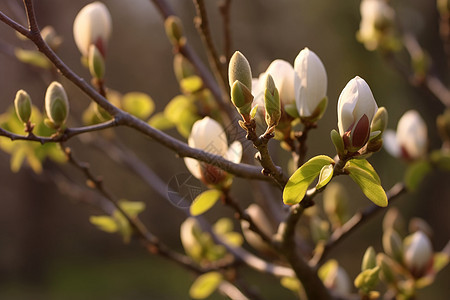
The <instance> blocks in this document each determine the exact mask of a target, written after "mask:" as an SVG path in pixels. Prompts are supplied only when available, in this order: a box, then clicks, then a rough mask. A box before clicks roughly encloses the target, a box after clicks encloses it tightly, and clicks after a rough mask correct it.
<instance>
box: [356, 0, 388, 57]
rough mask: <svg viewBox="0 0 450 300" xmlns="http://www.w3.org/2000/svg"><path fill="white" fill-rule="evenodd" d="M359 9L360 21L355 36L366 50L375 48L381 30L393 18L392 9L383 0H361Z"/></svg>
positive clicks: (384, 28)
mask: <svg viewBox="0 0 450 300" xmlns="http://www.w3.org/2000/svg"><path fill="white" fill-rule="evenodd" d="M360 11H361V23H360V25H359V31H358V33H357V37H358V39H359V40H360V41H361V42H362V43H364V46H365V47H366V48H367V49H368V50H375V49H376V48H377V47H378V45H379V40H380V38H381V37H382V35H383V34H384V33H383V30H386V28H387V27H388V26H389V25H390V24H391V23H392V22H393V20H394V10H393V9H392V8H391V7H390V6H389V5H388V4H387V2H386V1H385V0H363V1H361V6H360Z"/></svg>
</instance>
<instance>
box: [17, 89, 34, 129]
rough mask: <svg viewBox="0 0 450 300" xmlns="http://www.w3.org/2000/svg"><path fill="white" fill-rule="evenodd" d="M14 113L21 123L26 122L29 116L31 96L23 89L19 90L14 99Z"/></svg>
mask: <svg viewBox="0 0 450 300" xmlns="http://www.w3.org/2000/svg"><path fill="white" fill-rule="evenodd" d="M14 107H15V109H16V114H17V117H18V118H19V120H20V121H21V122H22V123H27V122H28V121H29V120H30V116H31V98H30V95H28V93H27V92H25V91H24V90H19V91H18V92H17V93H16V98H15V99H14Z"/></svg>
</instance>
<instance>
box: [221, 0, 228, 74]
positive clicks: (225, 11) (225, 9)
mask: <svg viewBox="0 0 450 300" xmlns="http://www.w3.org/2000/svg"><path fill="white" fill-rule="evenodd" d="M230 9H231V0H222V2H221V4H219V10H220V13H221V15H222V24H223V56H222V57H221V61H222V63H223V64H225V65H226V66H227V65H228V60H229V59H230V57H231V29H230Z"/></svg>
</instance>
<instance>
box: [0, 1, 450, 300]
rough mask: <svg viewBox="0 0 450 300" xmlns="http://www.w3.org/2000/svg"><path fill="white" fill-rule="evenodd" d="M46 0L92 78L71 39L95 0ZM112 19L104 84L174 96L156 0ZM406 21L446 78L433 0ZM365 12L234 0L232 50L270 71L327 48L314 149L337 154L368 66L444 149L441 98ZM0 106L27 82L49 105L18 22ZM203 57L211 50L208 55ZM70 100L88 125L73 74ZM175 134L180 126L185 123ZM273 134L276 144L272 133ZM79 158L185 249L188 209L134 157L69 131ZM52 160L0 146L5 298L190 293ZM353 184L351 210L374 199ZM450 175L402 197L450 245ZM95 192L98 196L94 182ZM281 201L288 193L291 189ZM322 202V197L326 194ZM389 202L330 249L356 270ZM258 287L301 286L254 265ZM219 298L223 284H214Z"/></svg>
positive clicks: (184, 8) (189, 7) (137, 139)
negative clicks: (383, 46) (145, 177)
mask: <svg viewBox="0 0 450 300" xmlns="http://www.w3.org/2000/svg"><path fill="white" fill-rule="evenodd" d="M35 2H36V10H37V16H38V22H39V24H40V26H41V27H43V26H45V25H52V26H53V27H54V28H55V29H56V31H57V32H58V34H60V35H62V36H63V38H64V42H63V44H62V46H61V48H60V49H59V51H58V53H59V55H60V57H61V58H62V59H63V60H64V61H66V62H67V64H68V65H69V66H70V67H71V68H72V69H73V70H74V71H75V72H76V73H77V74H80V75H81V76H83V77H85V78H89V74H88V71H87V70H86V69H84V68H83V67H82V65H81V64H80V54H79V52H78V50H77V48H76V46H75V43H74V41H73V37H72V22H73V20H74V18H75V15H76V14H77V12H78V11H79V10H80V9H81V8H82V7H83V6H84V5H86V4H88V3H90V1H78V0H74V1H57V0H40V1H35ZM169 2H170V3H171V4H172V5H173V6H174V8H175V11H176V12H177V14H179V15H180V17H181V18H182V20H183V22H184V25H185V31H186V36H187V38H188V41H189V42H190V43H191V45H192V46H193V47H194V48H195V49H196V50H197V51H198V53H199V54H200V55H201V57H202V58H204V59H205V58H206V56H205V53H204V51H203V49H202V46H201V42H200V39H199V37H198V35H197V33H196V30H195V27H194V25H193V22H192V20H193V17H194V15H195V11H194V7H193V4H192V3H191V2H190V1H179V0H178V1H176V0H172V1H169ZM206 2H207V7H208V12H209V13H210V21H211V27H212V31H213V33H214V41H215V42H216V43H217V45H218V47H219V49H221V47H222V37H221V32H222V31H221V30H222V25H221V23H220V14H219V12H218V9H217V4H218V3H219V1H213V0H210V1H206ZM104 3H105V4H106V5H107V6H108V8H109V9H110V12H111V15H112V19H113V36H112V38H111V41H110V46H109V50H108V57H107V75H106V81H107V85H108V86H109V87H111V88H113V89H115V90H118V91H120V92H122V93H126V92H130V91H142V92H146V93H148V94H150V95H151V96H152V98H153V99H154V100H155V102H156V111H162V110H163V109H164V106H165V104H167V103H168V101H169V100H170V99H171V98H172V97H174V96H176V95H177V94H179V88H178V83H177V81H176V79H175V76H174V75H173V71H172V70H173V68H172V59H173V55H172V47H171V45H170V44H169V42H168V41H167V38H166V37H165V34H164V28H163V24H162V21H161V17H160V16H159V15H158V13H157V11H156V10H155V7H154V6H153V4H152V3H151V1H148V0H127V1H121V0H106V1H104ZM393 5H394V6H396V7H398V12H399V14H400V16H401V18H402V20H404V21H405V22H409V23H411V24H412V26H413V28H412V29H413V30H414V32H415V33H416V34H417V36H418V39H419V41H420V42H421V44H422V45H423V47H424V48H425V49H426V50H427V51H428V52H429V53H430V55H431V56H432V57H433V58H434V59H435V62H434V63H435V64H434V69H433V71H434V72H436V73H437V74H438V75H440V76H441V77H443V78H444V79H445V80H447V79H448V67H447V64H446V62H445V60H444V52H443V50H442V44H441V41H440V39H439V35H438V13H437V10H436V8H435V2H434V1H431V0H430V1H423V0H411V1H408V2H407V3H405V1H393ZM0 10H1V11H3V12H5V13H7V14H8V15H9V16H11V17H13V18H14V19H16V20H19V21H20V22H22V23H23V24H24V14H23V11H22V6H21V3H20V1H7V0H4V1H1V2H0ZM359 22H360V16H359V1H335V0H322V1H306V0H297V1H294V0H280V1H232V8H231V30H232V42H233V44H232V49H233V50H240V51H241V52H243V53H244V54H245V56H246V57H247V58H248V60H249V62H250V64H251V66H252V70H253V73H254V75H255V76H256V75H258V74H259V73H261V72H263V71H265V69H266V68H267V66H268V65H269V63H270V62H271V61H272V60H274V59H276V58H282V59H285V60H287V61H289V62H291V63H293V60H294V59H295V57H296V55H297V54H298V52H299V51H300V50H301V49H303V48H304V47H308V48H310V49H311V50H313V51H314V52H316V54H318V55H319V57H320V58H321V59H322V61H323V63H324V65H325V67H326V70H327V73H328V82H329V84H328V97H329V108H328V110H327V112H326V114H325V116H324V118H323V120H322V121H321V122H320V124H319V128H318V129H317V130H315V131H314V132H313V133H312V134H311V135H310V138H309V139H308V143H309V152H308V156H309V157H312V156H314V155H317V154H327V155H331V156H333V153H334V152H333V146H332V144H331V141H330V139H329V132H330V130H331V129H333V128H337V125H336V122H337V117H336V103H337V98H338V96H339V94H340V92H341V90H342V88H343V87H344V86H345V84H346V83H347V82H348V81H349V80H350V79H351V78H353V77H354V76H356V75H359V76H361V77H363V78H364V79H365V80H366V81H367V82H368V83H369V85H370V87H371V89H372V91H373V93H374V96H375V99H376V100H377V102H378V105H379V106H385V107H386V108H387V109H388V111H389V117H390V120H389V127H390V128H393V129H394V128H395V127H396V122H397V120H398V118H399V117H400V116H401V115H402V114H403V112H405V111H406V110H408V109H417V110H418V111H419V112H420V113H421V115H422V117H424V119H425V120H426V121H427V125H428V132H429V136H430V148H431V149H435V148H438V147H440V140H439V137H438V136H437V133H436V126H435V119H436V116H437V115H438V114H440V113H441V112H442V111H443V106H442V105H441V104H440V103H439V102H438V101H437V100H435V99H434V98H433V97H431V96H430V95H429V94H427V93H424V92H422V91H419V90H416V89H413V88H411V87H410V86H409V85H408V83H407V82H406V81H405V80H404V78H402V77H401V76H399V75H398V74H397V73H396V72H395V71H394V70H393V69H392V68H391V67H390V66H389V65H387V64H386V63H385V62H384V61H383V59H382V57H380V55H379V54H377V53H373V52H368V51H366V49H365V48H364V47H363V46H362V45H361V44H359V43H358V42H357V41H356V39H355V33H356V31H357V30H358V26H359ZM0 43H1V44H0V45H1V49H2V50H3V51H2V53H0V97H1V98H0V99H1V100H0V112H4V111H5V110H6V109H7V107H9V106H10V105H11V104H12V102H13V99H14V96H15V93H16V91H17V90H19V89H21V88H23V89H26V90H27V91H28V93H29V94H30V95H31V97H32V100H33V103H34V104H35V105H37V106H38V107H41V108H42V107H43V98H44V94H45V90H46V87H47V85H48V84H49V82H50V79H49V78H47V77H46V76H45V75H42V71H40V70H38V69H34V68H30V67H29V66H25V65H23V64H21V63H20V62H18V61H17V60H15V59H14V58H13V57H12V56H11V55H10V51H11V49H12V48H11V47H12V46H22V47H25V48H29V49H32V45H31V44H29V43H24V42H21V41H19V40H18V39H17V37H16V36H15V34H14V32H13V30H12V29H10V28H8V27H7V26H6V25H4V24H1V25H0ZM205 60H206V59H205ZM61 81H62V83H63V84H64V86H65V87H66V89H67V91H68V93H69V98H70V104H71V110H72V120H71V122H72V124H78V125H79V124H80V123H81V121H80V116H81V114H82V112H83V110H84V109H86V107H87V106H88V104H89V99H88V98H87V97H86V96H85V95H84V94H82V93H81V92H80V91H79V90H77V88H76V87H75V86H74V85H73V84H71V83H70V82H68V81H67V80H65V79H61ZM115 132H116V133H117V134H118V135H119V137H120V138H121V139H122V141H123V143H125V144H127V145H128V146H130V147H132V148H133V149H136V153H137V155H138V156H139V157H140V158H141V159H142V160H143V161H145V162H146V163H147V164H148V166H149V167H151V168H152V169H153V170H156V171H157V173H158V175H159V176H160V177H161V178H162V179H163V180H164V181H165V182H169V180H170V179H171V178H172V177H173V176H174V175H177V174H179V173H184V172H186V168H185V166H184V163H183V161H182V160H181V159H175V155H174V154H173V153H172V152H171V151H167V150H166V149H165V148H163V147H162V146H160V145H158V144H157V143H155V142H153V141H151V140H149V139H147V138H143V137H142V136H141V135H140V134H134V133H133V132H132V131H130V130H129V129H121V128H120V129H116V130H115ZM170 134H172V135H174V136H177V137H178V138H181V137H180V136H179V135H178V134H177V133H176V132H175V131H170ZM275 143H276V142H274V144H275ZM68 145H70V146H72V147H73V148H74V151H75V153H76V154H77V156H78V157H79V158H80V159H83V160H86V161H89V162H90V164H91V166H92V169H93V171H94V172H95V173H96V174H99V175H102V176H103V178H104V182H105V186H106V187H107V188H109V189H110V190H111V191H112V192H113V194H114V195H115V196H117V197H118V198H127V199H128V200H133V201H144V202H145V203H146V205H147V209H146V211H145V213H144V214H143V218H142V219H143V221H144V222H145V223H146V224H147V225H148V227H149V229H150V230H151V231H153V232H154V233H155V234H156V235H158V236H160V237H161V239H162V240H163V241H165V242H166V243H167V244H168V245H170V246H172V247H174V248H175V249H177V250H179V251H182V247H181V243H180V242H179V225H180V224H181V222H182V221H183V220H184V218H185V214H184V213H183V212H182V211H181V210H179V209H177V208H175V207H174V206H172V205H171V204H170V203H168V202H167V201H166V200H165V199H163V198H162V197H160V196H159V195H157V194H156V193H154V192H153V191H152V190H151V189H150V188H149V187H148V186H147V185H145V183H144V182H142V181H141V180H140V179H139V178H137V177H136V176H135V175H133V174H132V173H130V172H129V171H127V170H124V169H123V168H119V167H117V166H116V165H115V164H114V163H113V162H112V161H111V160H110V159H108V157H105V155H104V154H103V153H101V152H100V151H98V150H95V149H91V148H87V147H85V146H84V145H83V144H82V143H80V142H79V140H77V139H74V140H72V141H70V142H69V143H68ZM271 151H273V153H274V156H275V159H277V160H278V161H280V162H284V161H286V159H285V157H287V153H285V152H284V151H283V150H281V149H280V148H278V147H273V148H272V150H271ZM371 162H372V163H373V165H374V167H375V169H376V170H377V171H378V172H379V174H380V177H381V178H382V183H383V186H384V187H385V188H386V189H388V188H390V187H391V186H392V185H393V184H394V183H395V182H397V181H399V180H401V179H402V176H403V175H402V174H403V171H404V170H405V168H406V165H405V163H403V162H402V161H398V160H396V159H394V158H392V157H390V156H389V155H388V154H387V153H386V152H385V151H384V150H382V151H381V152H380V153H379V154H376V155H374V156H373V158H371ZM45 166H46V171H45V172H44V174H42V175H39V176H38V175H35V174H34V173H33V172H32V171H31V170H30V169H29V168H27V167H24V168H22V169H21V170H20V172H18V173H12V172H11V171H10V167H9V156H8V155H7V154H5V153H4V152H0V178H1V180H0V207H1V209H0V299H185V298H188V296H187V291H188V289H189V286H190V284H191V283H192V281H193V280H194V276H193V275H192V274H190V273H189V272H187V271H185V270H183V269H181V268H179V267H178V266H176V265H174V264H173V263H171V262H168V261H165V260H164V259H162V258H159V257H154V256H151V255H148V254H147V253H146V252H145V250H144V249H143V248H142V247H140V245H139V243H137V242H132V243H131V244H130V245H124V244H123V243H122V241H121V238H120V237H119V236H116V235H109V234H106V233H104V232H101V231H99V230H97V229H96V228H95V227H94V226H92V225H91V224H89V222H88V219H89V216H90V215H92V214H98V213H99V211H97V210H95V209H94V208H92V207H91V206H88V205H86V204H85V203H82V202H80V201H79V200H74V199H73V198H71V197H69V196H67V195H65V194H63V193H60V191H59V190H58V189H57V188H56V187H55V185H54V183H53V181H52V180H51V178H53V176H54V175H55V174H61V171H59V169H61V168H59V167H58V166H56V165H55V164H52V163H46V164H45ZM62 174H64V176H67V177H70V178H72V179H74V180H75V181H76V182H78V183H79V184H80V185H81V186H82V185H83V184H84V178H83V177H82V176H81V174H79V172H78V171H77V170H74V169H73V168H71V167H70V166H62ZM339 179H340V181H341V182H344V183H345V184H346V185H347V187H348V191H349V192H351V198H352V201H351V203H352V205H353V207H352V210H356V209H358V208H362V207H365V206H366V205H368V204H369V201H368V200H367V199H365V198H364V196H363V195H362V193H361V192H360V191H359V190H358V189H357V187H356V186H355V185H354V184H353V183H352V182H351V181H350V180H348V179H347V178H344V179H341V178H339ZM449 181H450V174H446V173H439V172H434V173H433V174H432V175H430V176H428V177H427V178H426V179H425V181H424V182H423V183H422V185H421V187H420V188H419V190H418V191H417V192H416V193H414V194H411V195H404V196H402V197H400V198H399V199H398V200H397V201H396V202H395V204H393V206H396V207H398V208H399V209H400V211H401V212H402V213H403V214H404V217H405V219H406V220H409V219H410V218H411V217H413V216H418V217H421V218H424V219H425V220H427V221H428V222H429V224H430V225H431V226H432V228H433V229H434V231H435V234H434V240H433V245H434V247H435V249H436V250H437V249H442V247H443V246H444V245H445V244H446V242H447V241H448V240H449V237H450V226H449V225H450V224H449V218H448V214H449V212H450V186H449V184H448V182H449ZM236 182H237V184H236V187H234V189H233V194H234V195H235V196H236V197H238V198H239V201H241V204H242V205H243V206H245V205H247V204H248V203H250V202H251V201H252V200H251V195H250V194H249V192H248V191H246V186H247V182H246V181H245V180H241V179H237V180H236ZM82 195H83V196H82V197H85V198H89V197H95V196H94V193H92V192H84V191H83V194H82ZM280 201H281V199H280ZM319 202H320V201H319ZM223 214H225V215H226V216H229V217H231V216H232V212H231V211H230V210H229V209H228V208H223V207H220V206H219V205H217V206H216V207H215V208H214V209H213V211H212V212H211V213H209V214H208V215H207V217H208V218H209V219H211V220H215V219H217V217H218V216H219V215H223ZM382 215H383V214H380V215H378V216H377V217H375V218H374V219H372V220H370V221H369V222H368V223H367V224H366V225H364V226H363V228H362V229H361V230H360V231H358V232H357V233H355V234H354V235H353V236H352V237H351V238H349V239H346V240H345V241H344V242H343V243H341V244H340V245H339V246H338V247H336V248H335V251H334V252H333V253H332V254H331V255H330V258H337V259H339V260H340V262H341V263H342V265H343V266H344V267H345V268H346V270H347V271H348V273H349V275H350V277H351V278H354V277H355V276H356V275H357V274H358V271H359V265H360V261H361V258H362V255H363V253H364V251H365V249H366V248H367V246H368V245H374V246H375V249H376V250H377V251H381V250H382V248H381V234H382V232H381V220H382ZM244 274H245V276H246V277H248V279H249V283H250V284H251V285H252V286H255V287H258V288H260V289H261V290H262V291H263V295H265V296H266V298H268V299H274V298H275V297H276V298H288V297H291V296H292V295H291V294H290V293H289V292H288V291H287V290H284V289H283V288H279V287H278V281H277V279H274V278H273V277H271V276H270V275H263V274H256V273H255V272H253V271H249V270H246V271H244ZM449 280H450V270H449V268H447V269H445V270H444V271H443V272H442V273H440V274H439V276H438V277H437V280H436V283H435V284H434V285H433V286H432V287H428V288H426V289H424V290H422V291H420V293H419V299H425V298H428V299H445V298H446V297H447V296H448V295H449V294H450V285H449V284H448V282H449ZM214 297H218V298H219V299H220V296H219V295H218V294H215V295H214Z"/></svg>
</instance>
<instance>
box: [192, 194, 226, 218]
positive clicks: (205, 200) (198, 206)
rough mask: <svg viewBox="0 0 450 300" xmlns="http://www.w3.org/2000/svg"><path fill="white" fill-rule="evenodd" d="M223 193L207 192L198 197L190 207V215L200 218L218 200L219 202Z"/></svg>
mask: <svg viewBox="0 0 450 300" xmlns="http://www.w3.org/2000/svg"><path fill="white" fill-rule="evenodd" d="M221 195H222V192H221V191H219V190H214V189H213V190H207V191H204V192H203V193H201V194H200V195H198V196H197V197H196V198H195V199H194V202H192V205H191V207H190V213H191V215H193V216H199V215H201V214H203V213H205V212H206V211H208V210H209V209H210V208H211V207H213V205H214V204H216V202H217V200H219V198H220V196H221Z"/></svg>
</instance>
